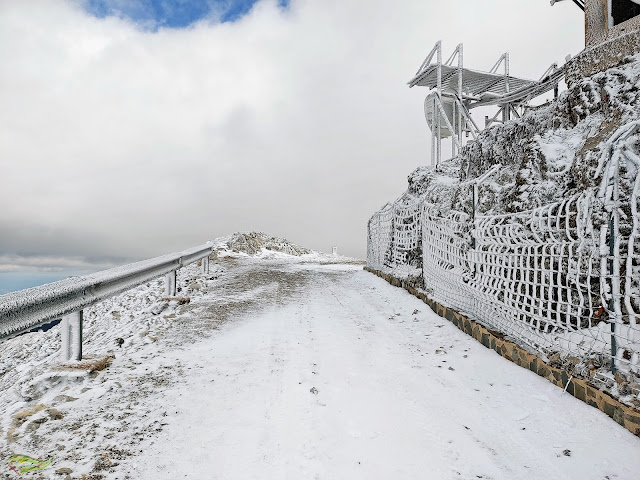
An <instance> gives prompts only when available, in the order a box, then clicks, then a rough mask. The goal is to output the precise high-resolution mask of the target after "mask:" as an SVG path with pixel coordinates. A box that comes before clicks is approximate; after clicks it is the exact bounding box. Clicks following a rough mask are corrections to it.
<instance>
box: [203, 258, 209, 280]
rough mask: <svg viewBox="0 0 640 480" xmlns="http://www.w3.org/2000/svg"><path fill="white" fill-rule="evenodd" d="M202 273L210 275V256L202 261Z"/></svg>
mask: <svg viewBox="0 0 640 480" xmlns="http://www.w3.org/2000/svg"><path fill="white" fill-rule="evenodd" d="M202 273H203V274H205V275H208V274H209V255H207V256H206V257H204V258H203V259H202Z"/></svg>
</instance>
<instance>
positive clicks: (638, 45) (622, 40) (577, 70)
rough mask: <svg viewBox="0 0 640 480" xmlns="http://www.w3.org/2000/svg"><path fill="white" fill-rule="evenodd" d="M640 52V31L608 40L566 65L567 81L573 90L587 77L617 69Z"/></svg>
mask: <svg viewBox="0 0 640 480" xmlns="http://www.w3.org/2000/svg"><path fill="white" fill-rule="evenodd" d="M638 52H640V31H639V30H636V31H631V32H628V33H626V34H623V35H621V36H619V37H616V38H613V39H611V40H607V41H605V42H603V43H601V44H599V45H596V46H593V47H587V48H586V49H585V50H583V51H582V52H580V53H579V54H578V55H576V56H575V57H573V58H572V59H571V60H569V61H568V62H567V64H566V65H565V71H564V73H565V80H566V82H567V86H568V87H569V88H571V87H572V86H573V85H575V84H576V83H577V82H579V81H580V80H582V79H583V78H585V77H590V76H592V75H594V74H596V73H598V72H604V71H605V70H607V69H609V68H612V67H615V66H617V65H619V64H620V63H621V62H623V61H624V58H625V57H628V56H632V55H635V54H637V53H638Z"/></svg>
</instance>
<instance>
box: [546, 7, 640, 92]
mask: <svg viewBox="0 0 640 480" xmlns="http://www.w3.org/2000/svg"><path fill="white" fill-rule="evenodd" d="M556 1H560V0H552V1H551V4H552V5H553V4H554V3H555V2H556ZM573 2H574V3H575V4H576V5H578V6H579V7H580V8H582V9H583V10H584V12H585V49H584V51H582V52H581V53H580V54H579V55H577V56H576V57H575V58H574V59H572V60H571V61H570V62H569V63H568V64H567V66H566V68H567V69H566V78H567V83H568V84H569V85H571V84H573V83H574V82H576V81H579V80H580V79H581V78H583V77H588V76H591V75H593V74H594V73H597V72H600V71H603V70H606V69H608V68H611V67H614V66H616V65H618V64H620V62H622V61H623V60H624V58H625V57H628V56H630V55H635V54H637V53H638V52H640V0H573Z"/></svg>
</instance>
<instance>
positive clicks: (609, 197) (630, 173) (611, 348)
mask: <svg viewBox="0 0 640 480" xmlns="http://www.w3.org/2000/svg"><path fill="white" fill-rule="evenodd" d="M639 132H640V124H639V125H636V126H634V125H626V126H624V127H622V128H621V129H620V131H619V132H617V133H616V134H614V135H613V137H612V138H611V140H610V148H608V149H607V151H606V152H605V154H604V155H603V156H604V157H606V158H603V159H602V160H601V164H600V167H599V169H598V171H597V172H596V175H597V178H599V179H601V180H600V185H599V186H596V187H593V188H591V189H587V190H585V191H583V192H581V193H578V194H575V195H573V196H571V197H569V198H566V199H563V200H561V201H558V202H556V203H553V204H550V205H545V206H543V207H540V208H536V209H534V210H530V211H525V212H520V213H515V214H504V215H476V216H475V219H473V218H471V217H470V216H469V215H467V214H466V213H463V212H458V211H453V210H450V209H449V210H447V209H444V207H443V206H442V205H440V204H433V203H428V202H427V201H426V197H425V198H423V199H420V198H414V197H411V196H404V197H403V198H402V200H401V201H398V202H396V203H395V204H387V205H386V206H385V207H384V208H383V209H382V210H381V211H380V212H377V213H376V214H374V215H373V217H372V218H371V220H370V221H369V239H368V241H369V242H368V255H369V256H368V263H369V266H370V267H373V268H376V269H379V270H382V271H386V272H389V273H393V274H394V275H396V276H403V277H405V278H407V277H411V276H413V277H421V279H422V281H423V285H424V289H425V290H426V291H427V293H428V294H429V295H430V297H431V298H433V300H435V301H437V302H439V303H441V304H443V305H446V306H448V307H451V308H454V309H456V310H458V311H460V312H462V313H465V314H467V315H469V316H470V317H472V318H474V319H476V320H478V321H479V322H480V323H482V324H484V325H486V326H487V327H489V328H491V329H494V330H498V331H500V332H502V333H503V334H506V335H508V336H509V337H511V338H512V339H514V340H516V341H518V342H519V343H520V344H523V345H527V346H528V347H530V348H531V349H533V350H536V351H537V352H539V353H541V354H542V355H550V354H552V353H556V352H561V353H563V354H564V355H566V356H570V357H574V362H575V363H576V364H577V363H581V365H582V367H583V368H586V367H585V366H588V365H589V362H590V361H591V360H593V359H598V360H597V361H598V362H600V363H601V362H602V361H603V358H605V357H609V358H612V357H613V358H615V365H616V366H617V368H622V369H631V370H632V371H635V372H637V373H638V371H639V368H640V365H639V363H640V362H639V359H638V357H639V355H640V328H639V326H638V315H639V314H640V313H639V312H640V219H639V218H638V201H639V200H640V156H638V155H637V154H636V153H635V152H637V151H638V148H637V145H638V144H640V133H639ZM460 188H466V187H465V186H464V185H460ZM469 188H473V186H472V185H470V186H469ZM417 260H421V261H417ZM415 272H417V274H416V273H415ZM417 285H420V281H418V282H417ZM590 359H591V360H590Z"/></svg>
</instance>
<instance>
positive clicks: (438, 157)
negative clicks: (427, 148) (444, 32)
mask: <svg viewBox="0 0 640 480" xmlns="http://www.w3.org/2000/svg"><path fill="white" fill-rule="evenodd" d="M437 47H438V53H437V60H438V72H437V84H436V85H437V89H438V102H439V103H440V105H442V42H440V41H438V43H437ZM434 110H435V109H434ZM436 117H437V119H438V121H437V127H436V129H437V133H436V142H437V146H436V149H437V153H436V168H437V167H438V164H439V163H440V160H441V159H442V134H441V132H440V108H438V110H437V113H436Z"/></svg>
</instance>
